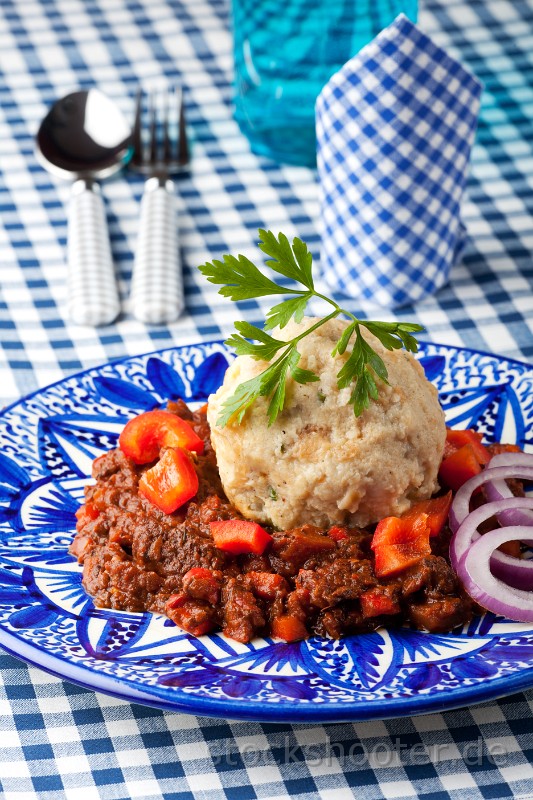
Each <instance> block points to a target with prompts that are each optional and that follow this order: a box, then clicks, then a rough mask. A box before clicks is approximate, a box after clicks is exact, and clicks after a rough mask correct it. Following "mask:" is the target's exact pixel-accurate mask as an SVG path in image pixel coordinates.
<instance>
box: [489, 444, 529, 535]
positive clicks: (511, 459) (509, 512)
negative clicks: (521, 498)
mask: <svg viewBox="0 0 533 800" xmlns="http://www.w3.org/2000/svg"><path fill="white" fill-rule="evenodd" d="M518 465H520V466H528V465H529V466H533V455H532V454H531V453H499V455H497V456H493V457H492V458H491V460H490V466H489V469H492V468H493V467H507V466H513V467H516V466H518ZM485 494H486V495H487V498H488V499H489V500H504V499H506V498H511V497H514V495H513V493H512V491H511V490H510V489H509V487H508V486H507V484H506V482H505V481H501V480H500V481H488V483H487V485H486V486H485ZM498 522H499V523H500V525H502V526H508V525H533V512H532V511H525V510H524V509H515V508H513V509H503V511H501V512H500V513H499V514H498ZM526 544H529V545H533V541H531V540H529V541H527V542H526Z"/></svg>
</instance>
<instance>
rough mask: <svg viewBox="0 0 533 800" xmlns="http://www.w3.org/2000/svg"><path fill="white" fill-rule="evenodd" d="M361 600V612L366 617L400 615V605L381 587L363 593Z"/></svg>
mask: <svg viewBox="0 0 533 800" xmlns="http://www.w3.org/2000/svg"><path fill="white" fill-rule="evenodd" d="M359 600H360V601H361V611H362V612H363V616H364V617H379V616H381V615H382V614H398V613H399V611H400V606H399V603H398V602H397V601H396V600H394V599H393V598H392V597H390V595H388V594H385V593H384V592H383V590H382V589H381V588H380V587H379V586H376V587H375V588H374V589H368V590H367V591H366V592H363V594H362V595H361V597H360V598H359Z"/></svg>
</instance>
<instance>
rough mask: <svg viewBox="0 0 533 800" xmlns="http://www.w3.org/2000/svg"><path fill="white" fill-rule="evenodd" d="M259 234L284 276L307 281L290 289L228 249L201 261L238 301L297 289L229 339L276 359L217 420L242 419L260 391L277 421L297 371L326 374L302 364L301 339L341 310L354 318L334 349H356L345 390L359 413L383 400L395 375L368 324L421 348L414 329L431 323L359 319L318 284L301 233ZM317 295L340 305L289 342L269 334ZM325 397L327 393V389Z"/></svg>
mask: <svg viewBox="0 0 533 800" xmlns="http://www.w3.org/2000/svg"><path fill="white" fill-rule="evenodd" d="M259 235H260V237H261V239H260V242H259V248H260V249H261V250H262V251H263V253H265V255H267V256H269V257H270V258H269V260H268V261H266V265H267V266H268V267H270V268H271V269H272V270H273V271H274V272H277V273H278V274H279V275H283V276H284V277H285V278H289V279H290V280H293V281H295V282H296V283H297V284H299V288H297V289H293V288H286V287H284V286H281V285H279V284H277V283H275V282H274V281H272V280H271V279H270V278H268V277H267V276H266V275H264V274H263V273H262V272H261V271H260V270H259V269H258V268H257V267H256V266H255V264H253V263H252V262H251V261H250V259H248V258H246V257H245V256H243V255H239V256H237V257H235V256H230V255H225V256H224V257H223V260H222V261H220V260H213V261H212V262H208V263H206V264H203V265H202V266H201V267H199V269H200V272H201V273H202V274H203V275H205V277H206V278H207V280H208V281H209V282H210V283H214V284H222V288H221V289H220V290H219V294H221V295H223V296H224V297H229V298H230V299H231V300H249V299H252V298H257V297H267V296H276V295H282V294H285V295H286V294H289V295H293V296H292V297H289V299H288V300H283V301H282V302H281V303H277V304H276V305H274V306H273V307H272V308H271V309H270V310H269V311H268V312H267V314H266V322H265V329H264V330H262V329H261V328H258V327H256V326H255V325H252V324H251V323H249V322H236V323H235V328H236V333H233V334H232V335H231V336H230V337H229V339H227V340H226V344H228V345H230V346H232V347H234V348H235V351H236V353H237V355H248V356H251V357H252V358H254V359H255V360H258V361H265V362H270V363H268V366H266V368H265V369H264V370H263V372H261V373H259V375H256V376H255V377H254V378H251V379H250V380H247V381H245V382H244V383H241V384H240V385H239V386H238V387H237V389H236V390H235V392H234V393H233V395H232V396H231V397H229V398H227V399H226V400H225V401H224V403H223V404H222V410H221V414H220V416H219V418H218V420H217V424H218V425H220V426H221V427H224V425H227V423H228V422H230V421H235V422H237V423H239V422H241V421H242V419H243V417H244V414H245V413H246V411H247V409H248V408H250V406H251V405H252V404H253V403H254V402H255V401H256V400H257V398H258V397H265V398H267V399H268V409H267V416H268V424H269V425H272V424H273V423H274V422H275V420H276V419H277V417H278V415H279V414H280V413H281V412H282V411H283V409H284V408H285V407H286V405H287V402H288V396H287V378H288V376H289V375H290V376H291V377H292V379H293V380H294V381H296V382H297V383H301V384H306V383H312V382H315V381H318V380H320V377H319V376H318V375H316V374H315V373H314V372H312V371H311V370H308V369H302V368H301V367H300V366H299V362H300V358H301V354H300V352H299V351H298V342H300V341H301V339H303V338H305V337H306V336H309V335H310V334H311V333H312V332H313V331H315V330H316V329H317V328H319V327H321V326H322V325H324V324H325V323H326V322H328V321H329V320H330V319H335V318H336V317H339V316H341V315H342V316H343V317H347V318H348V320H349V324H348V325H347V326H346V328H345V329H344V330H343V332H342V335H341V336H340V338H339V341H338V342H337V343H336V344H335V347H334V348H333V351H332V353H331V356H332V358H335V357H337V356H343V355H344V354H345V353H348V355H347V357H346V358H345V359H343V364H342V366H341V367H340V369H339V372H338V374H337V386H338V387H339V389H345V388H350V389H351V392H350V400H349V403H350V405H351V406H352V407H353V410H354V414H355V415H356V416H359V415H360V414H362V413H363V411H364V410H365V409H367V408H368V407H369V405H370V403H371V402H372V401H375V400H377V398H378V395H379V382H382V383H387V381H388V374H387V367H386V365H385V362H384V361H383V359H382V358H381V356H380V355H379V354H378V353H377V352H376V351H375V350H374V348H373V347H372V344H371V342H369V341H367V339H365V338H364V336H363V334H362V332H361V329H362V328H365V329H366V330H367V331H368V332H369V333H371V334H373V335H374V336H375V337H376V338H377V339H379V341H380V342H381V344H382V345H383V347H385V348H386V349H387V350H398V349H401V348H402V347H404V348H405V349H406V350H408V351H409V352H411V353H416V352H417V350H418V343H417V340H416V338H415V337H414V336H413V335H412V334H414V333H418V332H419V331H422V330H424V329H423V327H422V326H421V325H417V324H415V323H411V322H379V321H376V320H360V319H358V318H357V317H355V316H354V315H353V314H352V313H351V312H350V311H347V310H346V309H344V308H341V307H340V306H339V305H338V304H337V303H336V302H335V301H334V300H332V299H331V298H330V297H327V296H326V295H324V294H321V293H320V292H318V291H316V289H315V286H314V282H313V274H312V255H311V253H310V252H309V249H308V247H307V245H306V244H304V242H302V241H301V239H298V238H295V239H293V241H292V243H291V242H289V240H288V238H287V237H286V236H285V234H283V233H280V234H278V235H277V236H276V235H275V234H274V233H272V231H265V230H260V231H259ZM313 297H316V298H320V299H321V300H323V301H325V302H326V303H328V304H329V305H330V306H331V307H332V309H333V310H332V311H331V313H330V314H328V315H327V316H326V317H324V318H322V319H319V320H317V321H316V322H315V323H314V324H312V325H311V326H310V327H309V328H307V329H306V330H304V331H302V332H301V333H299V334H298V335H297V336H295V337H294V338H293V339H289V340H287V341H284V340H282V339H276V338H275V337H273V336H271V335H270V334H269V333H267V331H268V330H272V329H274V328H279V329H283V328H284V327H285V326H286V325H287V324H288V323H289V322H290V321H291V319H294V321H295V322H297V323H299V322H301V321H302V319H303V316H304V314H305V310H306V308H307V304H308V303H309V301H310V300H311V298H313ZM350 345H351V350H350ZM317 396H318V397H320V391H319V393H318V395H317ZM324 399H325V398H324Z"/></svg>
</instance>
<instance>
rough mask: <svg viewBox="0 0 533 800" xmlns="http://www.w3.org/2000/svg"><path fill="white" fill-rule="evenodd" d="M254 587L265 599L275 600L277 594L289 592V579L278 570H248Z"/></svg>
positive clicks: (247, 575) (248, 575) (255, 592)
mask: <svg viewBox="0 0 533 800" xmlns="http://www.w3.org/2000/svg"><path fill="white" fill-rule="evenodd" d="M246 577H247V578H249V579H250V582H251V584H252V589H253V592H254V594H255V595H257V597H261V598H262V599H263V600H274V599H275V597H276V595H281V594H283V595H285V594H287V588H288V587H287V581H286V580H285V578H283V577H282V576H281V575H278V574H277V573H276V572H255V571H254V572H247V573H246Z"/></svg>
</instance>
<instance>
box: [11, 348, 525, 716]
mask: <svg viewBox="0 0 533 800" xmlns="http://www.w3.org/2000/svg"><path fill="white" fill-rule="evenodd" d="M230 360H231V355H230V354H229V352H228V351H227V349H226V348H225V346H224V345H223V344H222V343H220V342H214V343H210V344H200V345H195V346H190V347H182V348H173V349H169V350H163V351H161V352H158V353H152V354H149V355H144V356H138V357H135V358H128V359H126V360H123V361H119V362H115V363H113V364H107V365H105V366H103V367H99V368H96V369H92V370H89V371H87V372H84V373H81V374H79V375H76V376H74V377H71V378H69V379H67V380H64V381H62V382H60V383H57V384H55V385H53V386H50V387H48V388H47V389H43V390H42V391H39V392H37V393H35V394H33V395H31V396H30V397H27V398H25V399H24V400H21V401H20V402H18V403H16V404H15V405H13V406H11V407H10V408H8V409H6V410H5V411H4V412H3V414H2V415H1V416H0V442H1V444H2V448H1V452H0V644H1V646H2V647H3V648H4V649H5V650H7V651H8V652H10V653H12V654H13V655H15V656H17V657H19V658H22V659H23V660H24V661H27V662H28V663H30V664H35V665H37V666H39V667H41V668H43V669H45V670H48V671H49V672H52V673H54V674H56V675H58V676H61V677H62V678H65V679H67V680H69V681H73V682H75V683H79V684H81V685H83V686H86V687H89V688H91V689H95V690H98V691H102V692H107V693H109V694H112V695H115V696H118V697H121V698H123V699H124V700H128V701H134V702H140V703H145V704H147V705H152V706H157V707H159V708H165V709H172V710H175V711H186V712H190V713H194V714H202V715H203V714H205V715H212V716H217V717H225V718H234V719H235V718H239V719H253V720H264V721H284V722H310V721H317V720H322V721H328V722H334V721H340V720H362V719H370V718H386V717H393V716H402V715H412V714H418V713H422V712H429V711H435V710H443V709H449V708H454V707H458V706H461V705H466V704H470V703H475V702H479V701H482V700H488V699H491V698H495V697H498V696H501V695H504V694H509V693H510V692H513V691H516V690H518V689H523V688H526V687H528V686H531V685H533V671H532V670H531V667H532V666H533V625H525V624H519V623H515V622H510V621H507V620H505V619H503V618H502V617H497V616H495V615H493V614H486V615H485V616H484V617H482V618H481V617H476V618H475V619H474V620H473V621H472V622H471V623H470V624H469V625H468V626H466V627H465V628H463V629H460V630H455V631H453V632H452V633H450V634H446V635H443V634H439V635H435V634H427V633H422V632H420V631H414V630H409V629H407V628H402V629H399V630H390V631H389V630H385V629H379V630H377V631H375V632H373V633H369V634H364V635H360V636H351V637H347V638H345V639H341V640H340V641H337V640H333V639H322V638H318V637H314V638H311V639H309V640H307V641H305V642H297V643H292V644H285V643H280V642H275V641H272V640H270V639H256V640H254V641H253V642H252V643H251V644H248V645H242V644H239V643H238V642H235V641H232V640H230V639H226V638H225V637H224V636H222V635H221V634H214V635H210V636H203V637H201V638H198V639H196V638H194V637H193V636H190V635H188V634H186V633H184V632H183V631H181V630H180V629H179V628H177V627H176V626H175V625H174V624H173V623H172V622H170V620H168V619H166V618H165V617H162V616H159V615H153V614H130V613H123V612H118V611H108V610H102V609H97V608H95V607H94V605H93V603H92V602H91V600H90V598H89V597H88V596H87V595H86V594H85V592H84V590H83V588H82V585H81V570H80V568H79V567H78V565H77V563H76V561H75V560H74V559H73V558H71V556H69V554H68V545H69V542H70V541H71V539H72V536H73V532H74V527H75V517H74V512H75V511H76V509H77V507H78V505H79V504H80V502H81V501H82V497H83V487H84V485H85V484H86V482H87V479H88V476H89V475H90V471H91V462H92V460H93V458H95V457H96V456H98V455H99V454H101V453H103V452H104V451H106V450H109V449H110V448H112V447H114V446H115V445H116V442H117V437H118V434H119V432H120V430H121V429H122V427H123V426H124V423H125V422H126V421H127V420H128V419H129V418H130V417H132V416H134V415H136V414H138V413H140V412H142V411H145V410H147V409H150V408H154V407H155V406H159V405H164V404H165V402H166V400H167V399H168V398H176V397H184V398H185V399H186V400H187V401H188V402H189V403H191V404H200V403H203V402H204V401H205V399H206V397H207V395H208V394H209V393H210V392H211V391H213V390H214V389H215V388H216V387H217V386H218V385H219V383H220V382H221V380H222V376H223V374H224V371H225V369H226V366H227V363H228V361H230ZM420 360H421V362H422V365H423V367H424V369H425V371H426V374H427V376H428V378H429V379H430V380H432V381H433V382H434V383H435V384H436V386H437V387H438V390H439V393H440V398H441V402H442V405H443V407H444V409H445V412H446V416H447V420H448V424H449V425H453V426H456V427H460V428H461V427H469V426H475V427H476V428H477V429H478V430H481V431H483V433H484V435H485V437H486V439H487V440H489V441H492V440H502V441H508V442H518V443H519V444H520V445H521V446H524V447H525V448H526V449H528V447H529V448H530V449H531V445H533V436H532V433H533V400H532V398H533V368H532V367H530V366H529V365H527V364H523V363H520V362H517V361H510V360H506V359H503V358H498V357H496V356H491V355H488V354H484V353H478V352H473V351H470V350H461V349H455V348H452V347H443V346H440V345H434V344H423V345H422V347H421V351H420Z"/></svg>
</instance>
